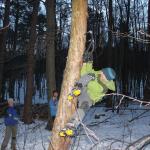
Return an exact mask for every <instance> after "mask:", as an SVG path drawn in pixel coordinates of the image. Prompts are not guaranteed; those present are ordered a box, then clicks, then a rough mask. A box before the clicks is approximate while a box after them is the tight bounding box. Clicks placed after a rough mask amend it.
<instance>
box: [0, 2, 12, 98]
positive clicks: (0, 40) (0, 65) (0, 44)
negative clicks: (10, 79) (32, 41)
mask: <svg viewBox="0 0 150 150" xmlns="http://www.w3.org/2000/svg"><path fill="white" fill-rule="evenodd" d="M9 13H10V0H6V2H5V14H4V22H3V27H4V28H5V27H6V26H7V25H8V24H9ZM7 29H8V28H6V29H4V30H2V31H1V32H0V95H3V94H2V84H3V69H4V60H5V58H4V57H5V49H6V36H7ZM0 100H1V97H0Z"/></svg>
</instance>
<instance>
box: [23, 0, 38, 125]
mask: <svg viewBox="0 0 150 150" xmlns="http://www.w3.org/2000/svg"><path fill="white" fill-rule="evenodd" d="M38 8H39V0H36V1H34V2H33V12H32V19H31V28H30V40H29V43H28V47H27V90H26V96H25V103H24V116H23V117H24V122H25V123H27V124H29V123H31V122H32V96H33V85H34V82H33V75H34V64H35V62H34V60H35V58H34V47H35V42H36V24H37V15H38Z"/></svg>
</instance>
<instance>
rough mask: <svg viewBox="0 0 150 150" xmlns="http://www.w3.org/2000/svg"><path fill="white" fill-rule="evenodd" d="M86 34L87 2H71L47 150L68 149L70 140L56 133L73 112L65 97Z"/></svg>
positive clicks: (74, 78)
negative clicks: (61, 75)
mask: <svg viewBox="0 0 150 150" xmlns="http://www.w3.org/2000/svg"><path fill="white" fill-rule="evenodd" d="M86 32H87V0H73V1H72V25H71V39H70V47H69V52H68V57H67V64H66V68H65V71H64V78H63V83H62V88H61V93H60V99H59V105H58V112H57V117H56V119H55V122H54V127H53V131H52V138H51V144H50V145H49V150H60V149H61V150H67V149H69V144H70V139H69V138H62V137H59V134H58V133H59V131H60V130H61V129H62V128H64V127H65V124H66V123H67V122H68V120H69V119H70V118H71V116H72V115H73V114H74V112H75V105H74V104H73V103H70V102H69V101H67V96H68V94H69V93H70V92H71V89H72V88H73V86H74V83H75V82H76V81H77V80H78V79H79V76H80V69H81V61H82V56H83V52H84V49H85V41H86V36H85V33H86ZM74 103H76V100H74Z"/></svg>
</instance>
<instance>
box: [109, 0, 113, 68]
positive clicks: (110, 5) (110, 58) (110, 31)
mask: <svg viewBox="0 0 150 150" xmlns="http://www.w3.org/2000/svg"><path fill="white" fill-rule="evenodd" d="M108 28H109V31H108V65H109V66H112V57H113V52H112V30H113V7H112V0H109V19H108Z"/></svg>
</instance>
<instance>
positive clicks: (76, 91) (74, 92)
mask: <svg viewBox="0 0 150 150" xmlns="http://www.w3.org/2000/svg"><path fill="white" fill-rule="evenodd" d="M72 93H73V95H74V96H79V95H80V94H81V90H79V89H74V90H73V92H72Z"/></svg>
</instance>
